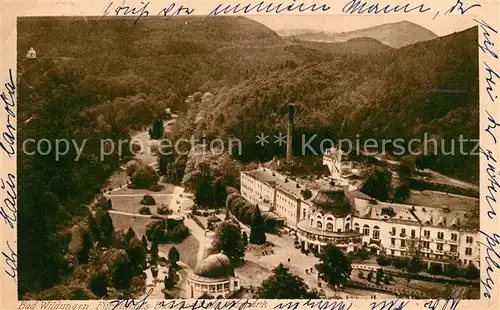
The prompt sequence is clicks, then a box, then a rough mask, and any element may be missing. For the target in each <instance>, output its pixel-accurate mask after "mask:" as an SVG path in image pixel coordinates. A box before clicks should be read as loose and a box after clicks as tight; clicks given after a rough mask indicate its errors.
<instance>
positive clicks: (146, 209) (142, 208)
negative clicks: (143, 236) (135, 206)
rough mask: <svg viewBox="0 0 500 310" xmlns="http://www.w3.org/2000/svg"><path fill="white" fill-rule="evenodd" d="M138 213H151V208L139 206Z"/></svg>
mask: <svg viewBox="0 0 500 310" xmlns="http://www.w3.org/2000/svg"><path fill="white" fill-rule="evenodd" d="M139 213H140V214H144V215H151V210H150V209H149V207H141V208H140V209H139Z"/></svg>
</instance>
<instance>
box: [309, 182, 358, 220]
mask: <svg viewBox="0 0 500 310" xmlns="http://www.w3.org/2000/svg"><path fill="white" fill-rule="evenodd" d="M312 203H313V205H314V206H315V207H317V208H320V209H321V210H322V211H324V212H326V213H331V214H333V215H334V216H335V217H345V216H346V215H347V214H349V213H351V212H352V207H351V205H350V204H349V200H348V199H347V197H346V195H345V192H344V189H343V188H342V187H339V186H335V185H333V184H328V185H326V186H323V187H322V188H321V189H320V190H319V191H318V194H316V196H315V197H314V198H313V200H312Z"/></svg>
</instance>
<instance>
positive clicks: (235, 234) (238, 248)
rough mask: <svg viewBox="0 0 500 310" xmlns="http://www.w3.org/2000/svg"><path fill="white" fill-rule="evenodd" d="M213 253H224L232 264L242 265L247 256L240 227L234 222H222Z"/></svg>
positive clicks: (217, 232)
mask: <svg viewBox="0 0 500 310" xmlns="http://www.w3.org/2000/svg"><path fill="white" fill-rule="evenodd" d="M212 252H213V253H219V252H223V253H224V254H225V255H227V257H228V258H229V259H230V260H231V262H232V263H234V264H239V263H241V262H242V261H243V257H244V256H245V245H244V244H243V240H242V237H241V230H240V227H239V226H238V225H236V224H234V223H232V222H222V223H221V224H220V225H219V227H217V231H216V236H215V238H214V241H213V244H212Z"/></svg>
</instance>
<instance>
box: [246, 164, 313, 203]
mask: <svg viewBox="0 0 500 310" xmlns="http://www.w3.org/2000/svg"><path fill="white" fill-rule="evenodd" d="M242 173H244V174H246V175H248V176H251V177H253V178H255V179H257V180H259V181H260V182H263V183H266V184H267V185H269V186H271V187H276V188H277V189H279V190H281V191H282V192H283V193H285V194H287V195H288V196H290V197H293V198H294V199H301V200H303V201H310V200H311V198H309V199H304V197H303V196H302V191H303V190H305V189H308V188H307V187H306V186H304V185H302V184H301V183H298V182H297V181H295V180H294V179H292V178H290V177H287V176H285V175H283V174H281V173H279V172H276V171H273V170H270V169H268V168H262V167H261V168H258V169H255V170H250V171H242ZM309 190H311V189H309ZM311 193H312V197H314V196H315V195H316V192H315V191H314V190H311Z"/></svg>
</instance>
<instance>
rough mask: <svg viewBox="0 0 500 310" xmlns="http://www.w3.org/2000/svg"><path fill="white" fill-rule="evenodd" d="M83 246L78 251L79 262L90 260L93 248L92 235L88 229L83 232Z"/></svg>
mask: <svg viewBox="0 0 500 310" xmlns="http://www.w3.org/2000/svg"><path fill="white" fill-rule="evenodd" d="M82 239H83V240H82V247H81V249H80V251H78V253H77V258H78V262H79V263H80V264H87V263H88V262H89V253H90V250H91V249H92V235H91V233H90V232H89V231H88V230H85V231H83V233H82Z"/></svg>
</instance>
